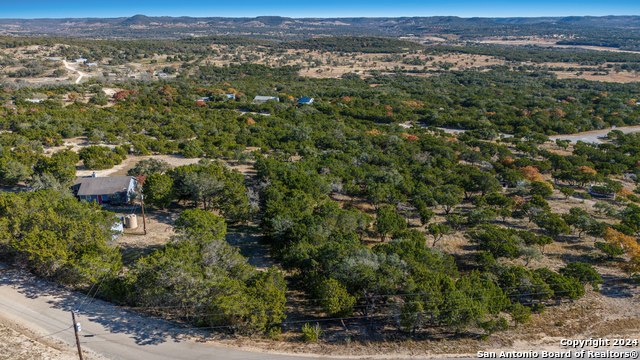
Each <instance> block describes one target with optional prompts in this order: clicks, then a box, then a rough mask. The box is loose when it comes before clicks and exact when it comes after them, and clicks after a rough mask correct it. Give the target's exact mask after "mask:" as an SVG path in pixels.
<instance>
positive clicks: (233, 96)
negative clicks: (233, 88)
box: [222, 94, 236, 100]
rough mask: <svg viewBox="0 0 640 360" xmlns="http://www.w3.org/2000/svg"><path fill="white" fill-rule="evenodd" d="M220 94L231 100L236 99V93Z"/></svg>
mask: <svg viewBox="0 0 640 360" xmlns="http://www.w3.org/2000/svg"><path fill="white" fill-rule="evenodd" d="M222 96H226V97H228V98H229V99H231V100H235V99H236V94H222Z"/></svg>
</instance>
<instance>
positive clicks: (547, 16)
mask: <svg viewBox="0 0 640 360" xmlns="http://www.w3.org/2000/svg"><path fill="white" fill-rule="evenodd" d="M135 16H144V17H148V18H173V19H178V18H191V19H207V18H222V19H256V18H260V17H279V18H284V19H300V20H305V19H399V18H447V17H453V18H460V19H545V18H553V19H562V18H567V17H582V18H605V17H640V14H638V15H628V14H627V15H615V14H610V15H544V16H494V17H490V16H461V15H418V16H415V15H414V16H342V17H341V16H332V17H292V16H282V15H256V16H191V15H180V16H171V15H144V14H135V15H130V16H126V15H123V16H116V17H96V16H84V17H2V16H0V20H64V19H122V18H132V17H135Z"/></svg>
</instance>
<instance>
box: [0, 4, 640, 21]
mask: <svg viewBox="0 0 640 360" xmlns="http://www.w3.org/2000/svg"><path fill="white" fill-rule="evenodd" d="M0 9H1V10H0V18H66V17H100V18H109V17H123V16H132V15H136V14H143V15H148V16H174V17H177V16H193V17H210V16H223V17H255V16H260V15H279V16H288V17H359V16H362V17H375V16H380V17H396V16H439V15H452V16H460V17H474V16H478V17H513V16H522V17H535V16H569V15H576V16H581V15H593V16H602V15H640V1H639V0H598V1H595V0H560V1H557V0H556V1H553V0H533V1H532V0H529V1H521V0H511V1H509V0H494V1H479V0H476V1H474V0H438V1H433V0H399V1H398V0H396V1H393V0H351V1H349V0H347V1H345V0H324V1H299V0H297V1H292V0H280V1H264V0H260V1H258V0H231V1H229V0H227V1H220V0H204V1H180V0H178V1H176V0H173V1H168V0H155V1H152V0H128V1H124V0H107V1H103V0H80V1H65V0H28V1H15V0H13V1H11V0H0Z"/></svg>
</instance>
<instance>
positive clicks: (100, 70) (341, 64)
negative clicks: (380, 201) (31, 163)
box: [0, 38, 640, 103]
mask: <svg viewBox="0 0 640 360" xmlns="http://www.w3.org/2000/svg"><path fill="white" fill-rule="evenodd" d="M438 41H439V40H438ZM555 41H557V40H553V39H547V38H534V39H531V40H502V39H501V40H492V39H489V40H481V41H479V42H480V43H486V44H501V45H520V46H524V45H538V46H548V47H558V48H585V49H589V50H599V51H619V52H627V51H623V50H617V49H610V48H597V47H589V46H582V47H581V46H565V45H556V44H555ZM59 46H60V45H55V46H51V47H47V46H36V45H32V46H28V47H21V48H15V49H10V50H7V49H5V50H2V51H0V53H2V52H4V54H6V55H10V56H12V57H14V58H16V59H32V60H34V61H35V60H43V59H45V58H46V54H48V53H49V52H51V51H55V50H56V49H57V48H58V47H59ZM210 48H211V49H212V50H213V52H214V53H215V54H214V55H209V56H206V57H200V58H198V59H196V60H189V61H175V60H172V61H169V59H168V56H166V55H156V56H154V57H153V58H151V59H144V60H138V61H130V62H127V63H125V64H123V65H109V63H108V61H107V60H108V59H105V60H103V61H101V62H99V63H98V66H96V67H92V68H87V67H86V66H84V65H80V64H76V63H73V62H70V63H69V65H68V66H65V63H64V61H55V62H53V63H54V64H55V65H52V66H53V67H52V68H50V69H48V70H46V71H45V72H44V73H43V74H42V75H39V76H38V77H26V78H21V80H22V81H24V82H25V83H29V84H33V85H38V84H40V85H43V84H49V85H54V84H65V83H81V82H86V81H89V80H90V79H98V80H99V81H101V82H105V81H124V80H127V79H129V80H131V79H137V80H158V79H159V77H158V76H153V72H154V71H160V72H162V70H163V69H164V68H167V67H170V68H173V69H179V70H178V72H181V71H187V72H193V71H194V69H197V67H198V66H201V65H214V66H226V65H229V64H240V63H254V64H262V65H268V66H285V65H289V66H293V65H297V66H300V67H301V70H300V75H302V76H306V77H312V78H338V77H340V76H342V75H343V74H345V73H359V74H361V75H364V76H368V75H367V74H368V72H370V71H381V72H391V73H392V72H393V71H394V69H401V70H421V71H422V70H426V71H442V70H443V69H446V70H445V71H461V70H477V71H483V70H484V69H487V68H488V67H491V66H495V65H500V66H503V65H514V64H512V63H510V62H506V61H504V60H502V59H498V58H495V57H492V56H485V55H472V54H445V55H432V56H429V55H423V54H419V53H415V52H412V51H407V52H406V53H404V54H383V53H377V54H376V53H372V54H368V53H342V52H332V51H315V50H304V49H302V50H293V49H287V50H282V51H279V52H276V53H273V54H269V55H268V56H267V55H265V53H264V52H265V49H264V48H261V47H259V46H258V47H256V46H233V47H230V46H225V45H218V44H212V45H210ZM515 65H516V66H517V64H515ZM537 65H540V66H542V65H544V66H549V67H554V66H562V67H565V68H570V67H575V68H584V69H592V71H581V72H579V73H577V72H568V71H554V73H555V74H556V75H557V77H558V78H560V79H586V80H591V81H607V82H620V83H627V82H634V81H640V75H639V74H637V73H636V72H631V71H619V72H613V71H611V72H609V73H608V74H603V73H601V72H600V73H599V75H594V74H597V73H598V71H597V68H598V67H596V66H584V65H581V64H579V63H560V64H558V63H544V64H537ZM607 65H608V64H603V65H602V66H605V67H606V66H607ZM185 66H186V67H187V69H188V68H191V70H182V68H183V67H185ZM21 68H22V67H20V66H14V67H5V68H4V69H1V70H4V71H6V72H9V71H17V70H19V69H21ZM55 69H64V70H66V71H67V75H65V76H62V77H60V78H56V77H54V76H53V75H52V73H53V71H54V70H55ZM78 71H80V72H78ZM79 74H82V76H79ZM409 74H413V73H409ZM416 75H418V76H424V75H423V74H421V73H418V74H416ZM173 77H175V75H169V76H168V77H166V78H173ZM107 95H108V96H112V95H113V93H112V92H111V91H109V92H108V93H107ZM65 100H68V99H65ZM84 101H88V98H86V99H84ZM68 103H71V102H68Z"/></svg>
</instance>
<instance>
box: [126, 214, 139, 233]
mask: <svg viewBox="0 0 640 360" xmlns="http://www.w3.org/2000/svg"><path fill="white" fill-rule="evenodd" d="M124 227H126V228H127V229H137V228H138V218H137V217H136V214H129V215H127V216H125V217H124Z"/></svg>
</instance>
